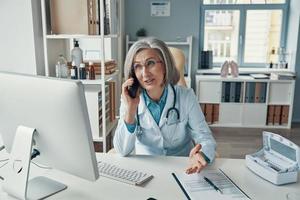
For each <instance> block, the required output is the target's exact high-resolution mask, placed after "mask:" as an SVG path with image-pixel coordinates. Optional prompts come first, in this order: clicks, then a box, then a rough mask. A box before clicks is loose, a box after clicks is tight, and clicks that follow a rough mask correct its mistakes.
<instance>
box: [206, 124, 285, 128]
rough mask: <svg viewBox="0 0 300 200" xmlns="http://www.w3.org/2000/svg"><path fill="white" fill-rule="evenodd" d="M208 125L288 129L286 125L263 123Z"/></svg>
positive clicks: (216, 125)
mask: <svg viewBox="0 0 300 200" xmlns="http://www.w3.org/2000/svg"><path fill="white" fill-rule="evenodd" d="M208 126H209V127H226V128H232V127H238V128H268V129H273V128H274V129H275V128H276V129H277V128H279V129H280V128H281V129H289V128H290V127H289V126H288V125H264V126H258V125H251V126H250V125H244V124H239V125H237V124H217V123H216V124H210V125H208Z"/></svg>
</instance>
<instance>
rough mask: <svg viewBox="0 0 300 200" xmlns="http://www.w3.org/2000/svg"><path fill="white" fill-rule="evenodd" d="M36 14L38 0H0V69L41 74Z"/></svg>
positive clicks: (42, 56)
mask: <svg viewBox="0 0 300 200" xmlns="http://www.w3.org/2000/svg"><path fill="white" fill-rule="evenodd" d="M39 14H40V0H30V1H28V0H26V1H24V0H1V1H0V25H1V27H2V28H3V29H2V30H1V32H0V45H1V48H0V60H1V61H0V70H1V71H11V72H20V73H26V74H44V64H43V63H44V55H43V48H42V45H43V44H42V29H41V17H40V15H39ZM4 30H5V31H4Z"/></svg>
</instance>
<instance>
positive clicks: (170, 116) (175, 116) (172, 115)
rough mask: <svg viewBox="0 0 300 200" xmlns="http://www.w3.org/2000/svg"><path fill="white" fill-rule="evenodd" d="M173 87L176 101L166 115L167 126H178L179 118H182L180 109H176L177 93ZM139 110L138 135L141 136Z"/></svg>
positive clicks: (137, 117) (137, 116)
mask: <svg viewBox="0 0 300 200" xmlns="http://www.w3.org/2000/svg"><path fill="white" fill-rule="evenodd" d="M170 85H171V88H172V91H173V94H174V100H173V105H172V107H171V108H169V109H168V110H167V115H166V121H167V122H166V124H167V125H169V126H170V125H172V124H177V123H178V122H179V118H180V114H179V111H178V109H177V108H176V107H175V103H176V91H175V88H174V86H173V85H172V84H170ZM138 112H139V110H138V108H137V110H136V119H137V134H141V133H142V130H141V124H140V117H139V115H138Z"/></svg>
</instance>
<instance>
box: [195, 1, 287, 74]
mask: <svg viewBox="0 0 300 200" xmlns="http://www.w3.org/2000/svg"><path fill="white" fill-rule="evenodd" d="M289 5H290V0H286V2H285V3H276V4H274V3H272V4H204V3H203V1H201V3H200V31H199V33H200V35H199V39H200V44H199V50H200V51H202V50H203V48H204V28H205V11H207V10H238V11H240V21H239V34H238V35H239V38H238V41H239V44H238V57H237V63H238V65H239V66H241V68H266V63H245V62H244V53H245V39H246V35H245V34H246V15H247V11H248V10H281V11H282V19H281V34H280V41H279V44H280V47H284V48H286V39H287V28H288V27H287V24H288V14H289ZM220 65H221V63H213V67H220ZM198 66H199V69H201V65H200V58H199V65H198Z"/></svg>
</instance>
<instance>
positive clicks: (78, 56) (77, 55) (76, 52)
mask: <svg viewBox="0 0 300 200" xmlns="http://www.w3.org/2000/svg"><path fill="white" fill-rule="evenodd" d="M71 57H72V61H75V65H76V66H77V67H78V66H79V65H80V63H82V62H83V59H82V50H81V48H80V47H79V43H78V41H77V40H74V48H73V49H72V51H71Z"/></svg>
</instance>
